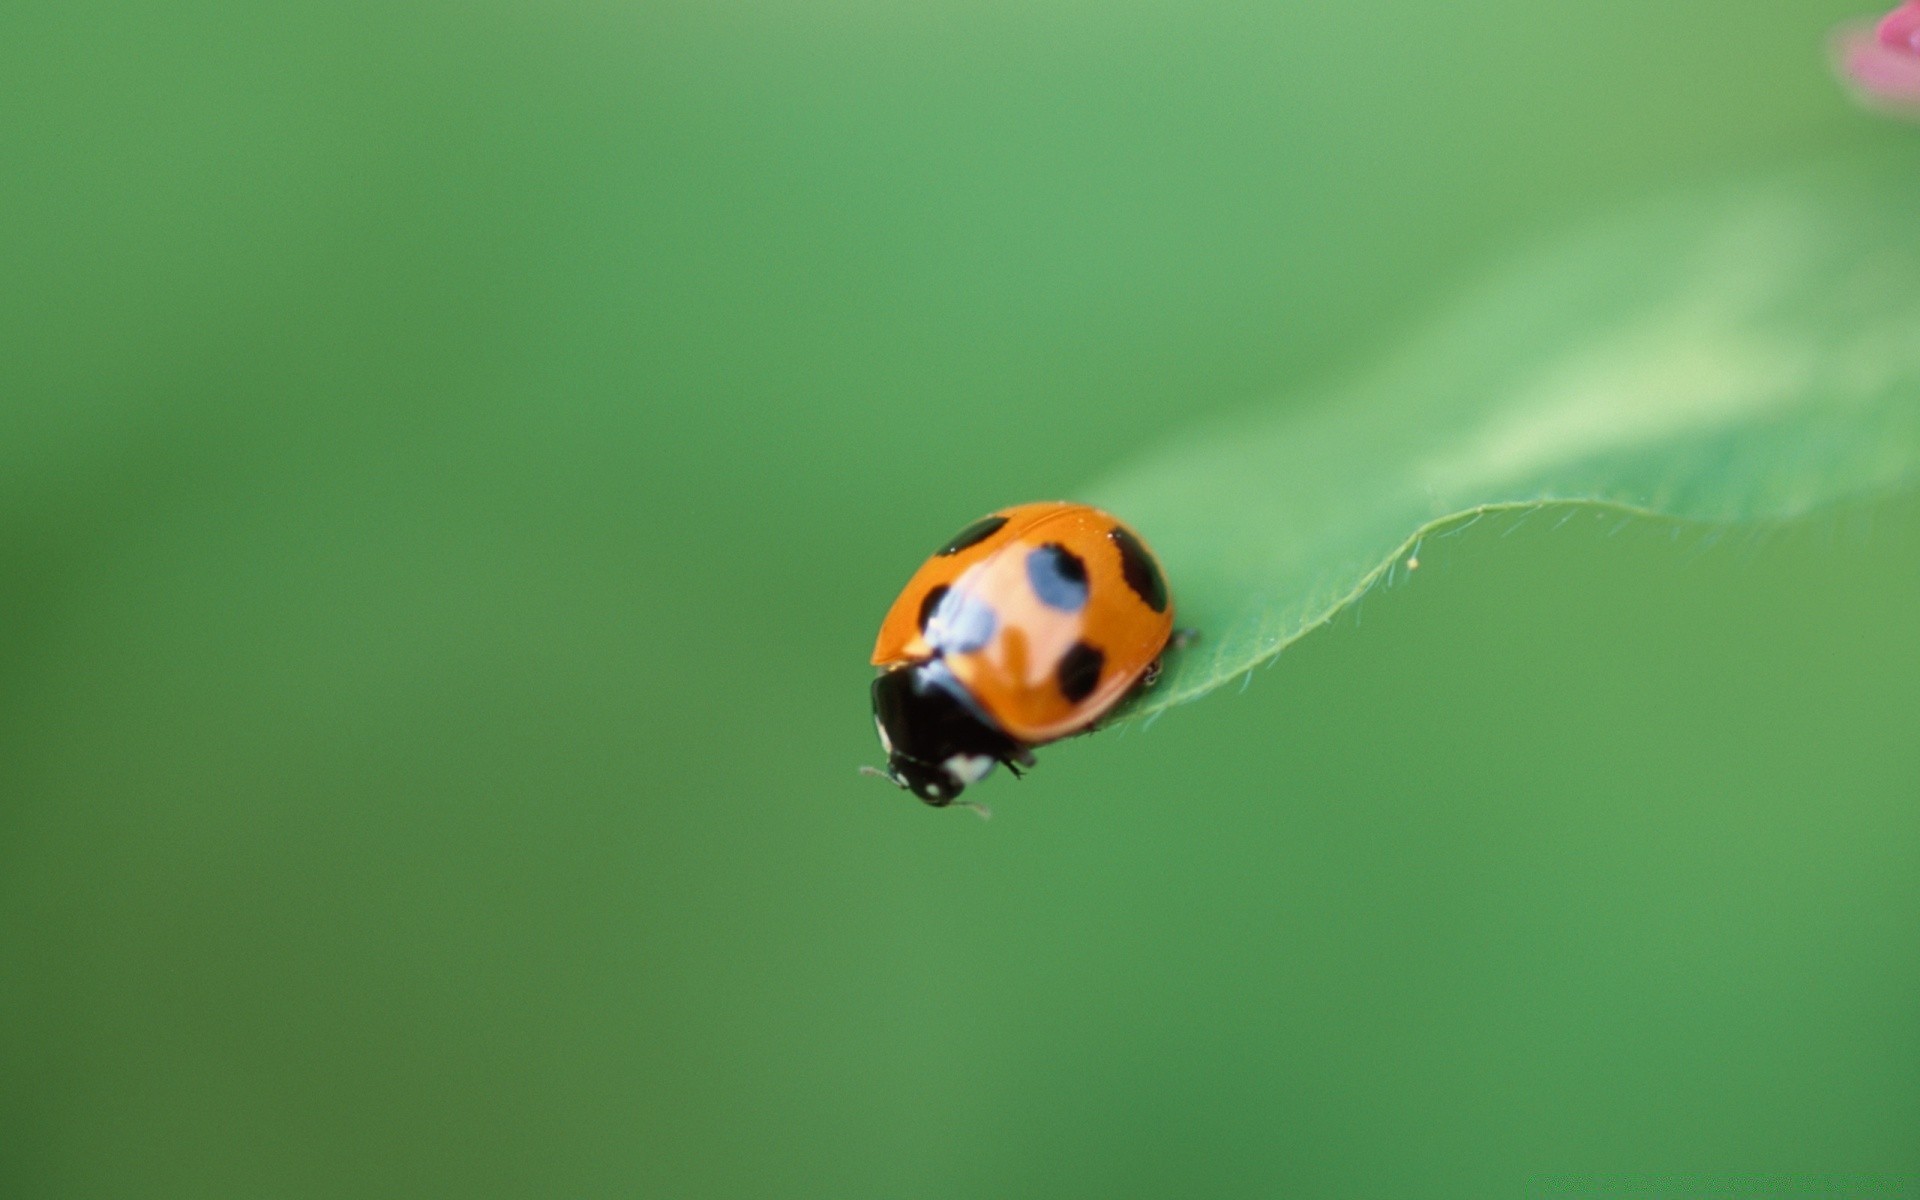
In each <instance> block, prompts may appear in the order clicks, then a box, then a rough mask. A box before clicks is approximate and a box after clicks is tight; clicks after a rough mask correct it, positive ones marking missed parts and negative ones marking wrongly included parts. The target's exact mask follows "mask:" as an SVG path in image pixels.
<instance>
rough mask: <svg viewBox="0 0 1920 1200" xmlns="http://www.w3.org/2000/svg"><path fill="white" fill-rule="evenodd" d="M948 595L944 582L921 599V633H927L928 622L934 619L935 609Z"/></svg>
mask: <svg viewBox="0 0 1920 1200" xmlns="http://www.w3.org/2000/svg"><path fill="white" fill-rule="evenodd" d="M946 596H947V585H946V584H944V583H943V584H940V585H938V586H937V587H935V588H933V589H932V590H931V591H929V592H928V593H927V595H926V599H924V600H922V601H920V632H921V633H925V632H926V631H927V622H928V621H931V620H933V610H934V609H936V608H939V607H940V601H942V600H944V599H946Z"/></svg>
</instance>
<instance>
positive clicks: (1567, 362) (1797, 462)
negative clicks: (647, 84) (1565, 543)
mask: <svg viewBox="0 0 1920 1200" xmlns="http://www.w3.org/2000/svg"><path fill="white" fill-rule="evenodd" d="M1917 218H1920V160H1916V159H1913V158H1907V159H1904V160H1902V161H1899V162H1891V163H1890V162H1884V161H1881V162H1874V163H1854V164H1850V165H1846V166H1841V167H1829V168H1825V169H1822V170H1820V171H1818V172H1802V173H1799V174H1796V175H1794V176H1791V177H1786V178H1778V179H1771V180H1764V181H1760V182H1751V181H1750V182H1747V183H1745V184H1743V185H1741V186H1739V187H1737V188H1731V189H1721V190H1718V191H1713V192H1707V193H1699V194H1694V195H1690V196H1687V197H1684V198H1681V199H1679V200H1674V201H1669V202H1666V203H1664V204H1661V205H1659V206H1657V207H1655V208H1652V209H1643V210H1641V211H1638V212H1635V213H1633V214H1631V215H1629V216H1627V217H1626V218H1624V219H1621V220H1618V221H1615V222H1612V223H1609V224H1607V225H1605V226H1604V227H1602V228H1599V229H1596V230H1592V231H1589V232H1588V233H1586V234H1584V235H1582V236H1579V237H1577V238H1574V239H1572V240H1571V241H1569V242H1567V243H1566V244H1564V245H1561V246H1559V247H1557V248H1554V249H1551V250H1548V251H1544V252H1541V253H1539V254H1537V255H1535V256H1533V257H1531V258H1530V259H1528V260H1526V261H1523V262H1522V263H1521V264H1520V265H1519V267H1518V269H1516V270H1514V271H1512V272H1510V273H1509V274H1508V275H1506V276H1505V277H1504V278H1503V279H1501V280H1500V281H1498V282H1497V283H1495V284H1494V285H1493V286H1491V287H1488V288H1486V289H1483V290H1482V291H1480V292H1479V293H1477V294H1476V295H1474V296H1472V297H1470V298H1468V299H1467V300H1465V301H1464V302H1463V303H1462V304H1461V305H1460V306H1459V307H1458V308H1457V309H1456V310H1455V311H1454V312H1453V313H1452V315H1451V316H1449V317H1447V318H1446V319H1444V320H1442V321H1440V322H1439V323H1438V325H1437V327H1436V328H1433V329H1431V330H1430V331H1429V332H1428V333H1427V334H1426V335H1425V336H1423V337H1421V338H1419V339H1417V341H1416V342H1415V343H1414V344H1412V345H1411V346H1409V347H1407V348H1406V350H1405V351H1404V353H1401V354H1399V355H1397V356H1395V358H1394V359H1393V360H1392V361H1390V362H1388V363H1385V364H1382V365H1381V366H1380V367H1379V368H1378V369H1377V370H1374V371H1372V372H1370V373H1369V374H1368V376H1367V377H1366V378H1364V379H1363V380H1361V381H1360V382H1358V383H1356V384H1354V385H1352V386H1348V387H1344V388H1341V389H1339V390H1336V391H1334V392H1332V393H1331V394H1328V395H1325V396H1322V397H1319V398H1318V399H1317V400H1316V401H1315V402H1313V403H1311V404H1305V405H1303V404H1289V405H1286V406H1285V407H1284V408H1283V409H1282V410H1280V411H1278V412H1264V413H1261V414H1258V415H1254V416H1251V417H1242V418H1240V419H1237V420H1232V421H1228V422H1226V423H1223V424H1221V425H1219V426H1217V427H1215V428H1212V429H1210V430H1207V431H1205V432H1203V433H1201V434H1200V435H1198V436H1196V437H1194V438H1192V439H1191V440H1189V441H1187V442H1186V443H1185V444H1182V445H1179V446H1177V447H1175V448H1173V449H1171V450H1168V451H1165V452H1162V453H1160V454H1158V455H1156V456H1154V457H1152V458H1149V459H1148V460H1147V461H1145V462H1143V463H1141V464H1139V465H1137V466H1136V467H1134V468H1133V469H1131V470H1128V471H1125V472H1124V473H1122V474H1120V475H1118V476H1116V477H1114V478H1111V479H1108V480H1107V481H1105V482H1104V483H1102V484H1101V485H1099V486H1097V487H1095V488H1092V489H1089V493H1088V495H1089V498H1090V499H1091V500H1092V501H1093V502H1095V503H1098V504H1100V505H1101V506H1102V507H1106V508H1109V509H1111V510H1112V511H1114V512H1117V513H1119V514H1121V515H1122V516H1124V517H1125V518H1126V519H1127V520H1128V521H1130V522H1132V523H1133V524H1134V525H1135V526H1136V527H1137V528H1139V529H1140V530H1141V531H1142V532H1143V533H1144V534H1145V535H1146V537H1147V538H1148V539H1149V540H1150V541H1151V542H1152V543H1153V545H1154V547H1155V549H1156V550H1157V551H1158V552H1159V554H1160V556H1161V557H1162V559H1163V560H1164V561H1165V564H1166V567H1167V570H1168V573H1169V575H1170V577H1171V579H1172V582H1173V586H1174V591H1175V598H1176V602H1177V605H1178V611H1179V620H1180V624H1181V625H1182V626H1186V627H1191V628H1192V629H1194V630H1196V631H1197V632H1198V633H1199V635H1200V640H1199V641H1198V642H1197V643H1196V644H1195V645H1194V646H1193V647H1191V648H1190V649H1188V650H1186V651H1184V652H1181V653H1179V654H1177V655H1175V656H1174V661H1172V662H1170V663H1169V667H1168V671H1167V673H1166V675H1165V676H1164V677H1163V678H1162V680H1161V682H1160V684H1159V685H1158V687H1157V688H1156V689H1155V690H1154V691H1153V692H1152V693H1151V694H1149V695H1147V696H1145V697H1143V698H1142V700H1141V702H1140V703H1138V704H1137V705H1135V706H1134V707H1133V708H1132V709H1131V710H1130V712H1129V715H1130V716H1136V717H1137V716H1142V715H1146V714H1150V713H1154V712H1157V711H1159V710H1161V709H1165V708H1168V707H1171V706H1173V705H1176V704H1181V703H1184V702H1186V701H1188V700H1192V699H1194V698H1196V697H1198V696H1201V695H1203V694H1205V693H1206V692H1208V691H1210V690H1212V689H1213V688H1216V687H1218V686H1220V685H1221V684H1222V683H1225V682H1227V681H1229V680H1231V679H1234V678H1235V677H1237V676H1239V675H1241V674H1242V673H1244V672H1246V671H1248V670H1250V669H1252V668H1253V667H1255V666H1258V665H1259V664H1261V663H1262V662H1264V661H1266V660H1269V659H1271V658H1273V657H1274V656H1275V655H1277V654H1279V653H1280V651H1281V650H1283V649H1285V648H1286V647H1287V645H1289V644H1290V643H1292V642H1293V641H1294V640H1295V639H1297V638H1299V637H1300V636H1302V635H1303V634H1305V633H1306V632H1307V631H1308V630H1310V629H1312V628H1314V627H1315V626H1317V625H1321V624H1324V623H1326V622H1327V621H1328V620H1330V619H1331V618H1332V617H1333V616H1334V615H1335V614H1336V613H1337V612H1339V611H1340V609H1341V608H1343V607H1344V606H1346V605H1347V604H1350V603H1352V602H1353V601H1355V600H1356V599H1358V598H1359V597H1360V596H1361V595H1363V594H1364V593H1365V592H1366V590H1367V589H1368V588H1369V587H1370V586H1372V585H1373V584H1374V583H1375V582H1376V581H1378V580H1379V579H1381V578H1382V577H1383V576H1385V575H1386V574H1387V572H1389V571H1390V570H1401V569H1404V563H1405V560H1406V559H1407V558H1408V557H1409V556H1410V555H1412V554H1413V553H1414V552H1415V550H1416V548H1417V547H1418V546H1419V544H1420V542H1421V539H1423V538H1426V537H1429V536H1432V535H1433V534H1434V533H1436V532H1438V531H1441V530H1443V529H1444V528H1445V527H1447V526H1449V525H1450V524H1454V523H1457V522H1461V521H1467V520H1472V519H1475V517H1476V516H1477V515H1478V514H1483V513H1486V512H1489V511H1493V510H1498V509H1510V508H1519V509H1527V508H1532V507H1537V506H1542V505H1563V504H1575V505H1595V506H1604V507H1610V508H1614V509H1619V510H1622V511H1624V512H1628V513H1637V514H1647V515H1660V516H1666V517H1671V518H1677V519H1682V520H1688V521H1699V522H1715V523H1726V522H1767V521H1779V520H1785V519H1789V518H1793V517H1797V516H1800V515H1802V514H1804V513H1807V512H1809V511H1812V510H1815V509H1819V508H1822V507H1827V506H1831V505H1835V504H1839V503H1843V502H1847V501H1853V500H1859V499H1863V498H1867V497H1872V496H1875V495H1879V494H1883V493H1886V492H1889V491H1892V490H1895V489H1898V488H1902V487H1906V486H1909V485H1911V484H1913V483H1914V482H1915V481H1916V480H1917V479H1920V236H1916V234H1917V233H1920V219H1917Z"/></svg>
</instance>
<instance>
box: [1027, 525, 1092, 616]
mask: <svg viewBox="0 0 1920 1200" xmlns="http://www.w3.org/2000/svg"><path fill="white" fill-rule="evenodd" d="M1027 582H1028V583H1030V584H1032V585H1033V594H1034V595H1036V596H1038V597H1040V602H1041V603H1042V604H1045V605H1046V606H1047V607H1048V608H1057V609H1059V610H1060V611H1061V612H1079V611H1080V610H1081V609H1083V608H1085V607H1086V606H1087V564H1086V563H1084V562H1082V561H1080V556H1079V555H1077V554H1075V553H1074V552H1073V551H1071V550H1069V549H1067V548H1066V547H1065V546H1062V545H1060V544H1059V543H1058V542H1048V543H1047V544H1046V545H1044V546H1039V547H1036V548H1035V549H1034V550H1032V551H1031V552H1029V553H1028V555H1027Z"/></svg>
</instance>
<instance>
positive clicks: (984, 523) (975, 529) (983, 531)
mask: <svg viewBox="0 0 1920 1200" xmlns="http://www.w3.org/2000/svg"><path fill="white" fill-rule="evenodd" d="M1006 523H1007V519H1006V518H1005V517H981V518H980V519H979V520H978V521H975V522H974V523H973V524H971V525H969V526H967V527H966V528H965V529H962V530H961V531H960V532H959V533H956V534H954V535H953V540H952V541H950V542H948V543H947V544H946V545H944V546H942V547H940V549H939V550H937V551H935V553H934V557H935V558H944V557H946V556H947V555H949V554H958V553H960V552H961V551H962V550H965V549H966V548H967V547H968V546H978V545H979V544H980V543H981V542H984V541H986V540H987V539H988V538H990V537H992V536H993V535H994V534H996V533H999V532H1000V527H1001V526H1003V525H1005V524H1006Z"/></svg>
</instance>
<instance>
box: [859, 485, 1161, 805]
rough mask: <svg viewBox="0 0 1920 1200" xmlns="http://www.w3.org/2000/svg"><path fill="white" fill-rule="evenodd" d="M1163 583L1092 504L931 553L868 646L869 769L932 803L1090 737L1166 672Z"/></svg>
mask: <svg viewBox="0 0 1920 1200" xmlns="http://www.w3.org/2000/svg"><path fill="white" fill-rule="evenodd" d="M1172 633H1173V601H1172V597H1171V596H1170V595H1169V594H1168V591H1167V583H1166V576H1165V575H1164V573H1162V571H1161V569H1160V564H1159V562H1158V561H1157V560H1156V559H1155V558H1154V556H1153V552H1152V551H1151V550H1149V549H1147V545H1146V543H1145V542H1143V541H1141V540H1140V537H1139V535H1138V534H1136V533H1134V532H1133V530H1131V529H1129V528H1128V527H1127V526H1126V525H1125V524H1123V523H1122V522H1120V521H1119V520H1118V519H1117V518H1115V517H1113V516H1110V515H1109V514H1107V513H1104V512H1101V511H1100V510H1099V509H1097V508H1091V507H1088V506H1087V505H1084V504H1069V503H1063V502H1052V503H1041V504H1022V505H1019V506H1017V507H1014V508H1006V509H1002V510H1000V511H999V512H996V513H993V514H991V515H989V516H986V517H982V518H981V519H980V520H978V521H975V522H974V523H973V524H971V525H969V526H967V527H966V528H965V529H962V530H961V531H960V532H959V533H958V534H957V535H955V536H954V538H953V540H952V541H950V542H948V543H947V544H946V545H944V546H942V547H941V548H940V549H939V550H938V551H936V552H935V553H934V555H933V557H931V558H929V559H928V560H927V561H926V562H925V563H924V564H923V565H922V566H921V567H920V569H919V570H918V571H916V572H915V573H914V575H913V578H912V579H910V580H908V581H907V586H906V589H905V590H904V591H902V592H901V593H900V596H899V598H898V599H897V600H895V601H894V602H893V607H892V608H890V609H889V610H888V611H887V615H886V619H885V620H883V621H882V622H881V624H880V635H879V637H878V638H877V639H876V640H875V642H874V647H873V665H874V666H876V667H879V668H880V674H879V675H878V677H876V678H875V679H874V681H873V717H874V724H875V726H876V727H877V728H878V729H879V732H880V743H881V745H882V746H883V747H884V748H885V749H886V752H887V767H886V769H885V770H884V771H879V770H873V769H871V768H869V771H870V772H871V773H872V774H877V775H882V776H884V777H885V778H887V779H890V780H891V781H893V782H894V783H895V784H897V785H899V786H900V787H902V788H906V789H907V790H909V791H911V792H913V794H914V795H916V796H918V797H919V798H920V799H922V800H924V801H926V802H927V803H928V804H931V805H934V806H936V807H940V806H945V805H948V804H952V803H953V802H954V800H955V799H957V798H958V797H959V795H960V793H961V792H963V791H965V790H966V788H967V787H968V785H970V784H974V783H978V782H979V781H980V780H982V779H984V778H986V776H987V775H989V774H990V773H992V771H993V769H994V767H996V766H1005V767H1006V768H1007V769H1008V770H1010V771H1013V772H1014V773H1015V774H1016V775H1017V774H1018V773H1019V768H1021V767H1027V766H1032V765H1033V762H1034V758H1033V748H1034V747H1036V746H1040V745H1044V744H1046V743H1047V742H1052V741H1057V740H1059V739H1060V738H1063V737H1068V736H1070V735H1072V734H1075V733H1080V732H1083V731H1085V730H1087V729H1089V728H1090V727H1092V726H1093V725H1094V724H1095V723H1096V722H1098V721H1099V720H1100V718H1101V717H1103V716H1105V715H1106V714H1107V713H1108V712H1110V711H1111V710H1112V709H1113V707H1114V706H1115V705H1116V704H1118V703H1120V701H1121V700H1123V699H1124V698H1126V696H1127V695H1128V694H1129V693H1131V692H1132V691H1134V690H1135V689H1136V688H1138V687H1141V686H1144V685H1147V684H1150V683H1152V681H1153V679H1154V678H1155V677H1156V676H1157V675H1158V670H1159V661H1160V654H1161V652H1162V651H1163V650H1164V649H1165V648H1166V645H1167V642H1168V639H1169V638H1170V637H1171V636H1172Z"/></svg>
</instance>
